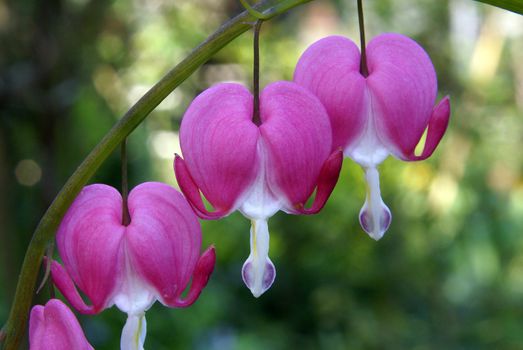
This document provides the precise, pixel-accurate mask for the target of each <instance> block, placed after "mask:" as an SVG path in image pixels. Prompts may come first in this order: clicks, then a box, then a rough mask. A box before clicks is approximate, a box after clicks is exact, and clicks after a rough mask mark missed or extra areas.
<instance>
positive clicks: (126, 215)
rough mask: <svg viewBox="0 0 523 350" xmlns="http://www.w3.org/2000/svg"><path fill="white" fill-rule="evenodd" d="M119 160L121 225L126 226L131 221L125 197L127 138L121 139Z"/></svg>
mask: <svg viewBox="0 0 523 350" xmlns="http://www.w3.org/2000/svg"><path fill="white" fill-rule="evenodd" d="M120 147H121V150H120V161H121V162H122V225H124V226H128V225H129V224H130V223H131V216H130V215H129V206H128V204H127V197H128V192H129V183H128V182H129V181H128V177H127V138H125V139H124V140H123V141H122V145H121V146H120Z"/></svg>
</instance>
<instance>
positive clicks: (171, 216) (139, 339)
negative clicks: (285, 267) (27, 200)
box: [51, 182, 216, 349]
mask: <svg viewBox="0 0 523 350" xmlns="http://www.w3.org/2000/svg"><path fill="white" fill-rule="evenodd" d="M128 206H129V214H130V217H131V222H130V224H129V225H128V226H124V225H122V197H121V196H120V194H119V193H118V191H117V190H115V189H114V188H112V187H110V186H106V185H100V184H96V185H90V186H87V187H85V188H84V189H83V190H82V192H81V193H80V194H79V195H78V197H77V198H76V200H75V201H74V203H73V204H72V205H71V207H70V208H69V210H68V212H67V214H66V215H65V217H64V219H63V221H62V223H61V224H60V227H59V229H58V233H57V236H56V238H57V243H58V251H59V253H60V256H61V258H62V261H63V263H64V267H65V269H64V267H62V266H61V265H60V264H58V263H57V262H56V261H54V262H53V263H52V265H51V272H52V276H53V281H54V283H55V284H56V286H57V287H58V289H59V290H60V291H61V292H62V293H63V294H64V296H65V297H66V298H67V300H68V301H69V302H70V303H71V304H72V305H73V306H74V307H75V308H76V309H77V310H78V311H80V312H82V313H85V314H96V313H99V312H100V311H102V310H103V309H106V308H109V307H111V306H112V305H113V304H116V306H117V307H118V308H119V309H120V310H121V311H123V312H126V313H127V314H128V318H127V322H126V324H125V327H124V329H123V332H122V340H121V347H122V349H143V342H144V340H145V330H146V324H145V311H146V310H147V309H149V308H150V307H151V305H152V304H153V303H154V302H155V301H156V300H158V301H160V302H161V303H162V304H164V305H166V306H169V307H187V306H190V305H191V304H192V303H194V302H195V301H196V299H197V298H198V296H199V295H200V293H201V291H202V289H203V288H204V287H205V285H206V284H207V281H208V279H209V276H210V274H211V273H212V271H213V268H214V263H215V258H216V257H215V252H214V247H210V248H209V249H207V250H206V251H205V252H204V253H203V254H202V255H201V256H200V257H199V255H200V247H201V229H200V224H199V223H198V219H197V217H196V215H194V213H193V211H192V210H191V207H190V206H189V205H188V204H187V202H186V201H185V199H184V198H183V196H182V195H181V194H180V193H179V192H178V191H176V190H175V189H174V188H172V187H170V186H168V185H165V184H162V183H155V182H148V183H143V184H141V185H139V186H137V187H136V188H134V189H133V191H131V193H130V194H129V199H128ZM191 276H192V284H191V287H190V290H189V292H188V294H187V296H186V297H185V299H183V298H182V297H181V294H182V292H183V291H184V290H185V288H186V286H187V285H188V284H189V280H190V279H191ZM75 284H76V285H77V286H78V288H79V289H80V290H81V291H82V292H84V293H85V295H86V296H87V297H88V298H89V299H90V300H91V302H92V305H86V304H85V302H84V301H83V300H82V298H81V297H80V295H79V294H78V292H77V290H76V288H75Z"/></svg>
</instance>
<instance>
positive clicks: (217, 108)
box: [175, 83, 259, 214]
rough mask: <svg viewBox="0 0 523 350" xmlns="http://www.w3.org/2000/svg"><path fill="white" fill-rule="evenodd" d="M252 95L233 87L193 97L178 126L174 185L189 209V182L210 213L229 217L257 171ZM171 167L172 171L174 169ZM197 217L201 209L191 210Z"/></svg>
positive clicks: (192, 194) (217, 88)
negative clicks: (178, 159) (181, 163)
mask: <svg viewBox="0 0 523 350" xmlns="http://www.w3.org/2000/svg"><path fill="white" fill-rule="evenodd" d="M252 100H253V98H252V95H251V93H250V92H249V91H248V90H247V89H246V88H245V87H244V86H242V85H239V84H230V83H229V84H218V85H215V86H213V87H211V88H210V89H207V90H205V91H204V92H203V93H201V94H200V95H199V96H197V97H196V98H195V99H194V101H193V102H192V103H191V105H190V107H189V108H188V109H187V111H186V113H185V115H184V117H183V120H182V125H181V127H180V145H181V148H182V153H183V157H184V161H185V163H186V167H185V168H183V167H181V169H180V171H179V170H178V169H176V173H177V175H178V173H179V174H180V175H181V178H180V179H179V181H180V182H181V184H180V186H183V187H184V188H185V190H186V191H187V192H188V193H190V194H191V195H190V196H187V197H188V198H189V199H190V201H191V202H192V203H193V206H195V205H196V204H197V203H198V201H197V200H196V196H195V195H196V190H195V189H194V186H193V188H192V189H190V188H189V186H190V181H189V175H190V178H192V180H193V182H194V184H195V187H196V188H199V189H200V190H201V191H202V193H203V195H204V196H205V198H207V200H208V201H209V202H210V203H211V204H212V206H213V207H214V208H215V209H216V211H218V212H220V213H222V212H225V213H229V212H231V211H232V210H235V209H236V208H237V207H238V205H239V204H238V203H237V202H238V200H239V198H240V197H241V196H242V195H243V194H244V193H245V191H246V190H247V189H248V187H249V186H250V185H251V184H252V183H253V181H254V180H255V178H256V173H257V172H258V169H257V164H258V160H257V159H256V157H257V156H256V147H257V143H258V137H259V131H258V127H257V126H256V125H255V124H254V123H253V122H252ZM175 168H176V167H175ZM197 208H198V209H199V210H198V211H200V214H201V213H204V214H206V213H205V211H203V210H201V209H202V208H201V206H200V207H197Z"/></svg>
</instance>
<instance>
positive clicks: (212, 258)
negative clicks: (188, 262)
mask: <svg viewBox="0 0 523 350" xmlns="http://www.w3.org/2000/svg"><path fill="white" fill-rule="evenodd" d="M215 262H216V252H215V250H214V246H211V247H209V248H207V250H206V251H205V252H204V253H203V254H202V256H201V257H200V259H199V260H198V263H197V264H196V268H195V269H194V274H193V280H192V283H191V288H190V289H189V292H188V293H187V296H186V297H185V298H184V299H182V298H181V297H180V295H178V297H177V299H174V300H169V299H166V300H164V303H165V304H166V305H168V306H171V307H180V308H181V307H188V306H191V305H192V304H193V303H194V302H195V301H196V299H198V297H199V296H200V294H201V292H202V290H203V288H205V286H206V285H207V282H209V277H210V276H211V274H212V272H213V270H214V264H215Z"/></svg>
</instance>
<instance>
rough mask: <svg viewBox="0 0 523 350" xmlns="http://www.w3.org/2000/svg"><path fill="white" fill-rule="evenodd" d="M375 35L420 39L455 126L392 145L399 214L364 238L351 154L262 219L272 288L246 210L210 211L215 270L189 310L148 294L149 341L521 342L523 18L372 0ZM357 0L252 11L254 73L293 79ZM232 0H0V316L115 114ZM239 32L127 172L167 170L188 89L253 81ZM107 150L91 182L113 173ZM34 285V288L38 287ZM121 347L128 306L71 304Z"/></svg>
mask: <svg viewBox="0 0 523 350" xmlns="http://www.w3.org/2000/svg"><path fill="white" fill-rule="evenodd" d="M364 5H365V13H366V27H367V36H368V38H369V39H370V38H372V37H373V36H375V35H377V34H379V33H381V32H390V31H392V32H400V33H403V34H406V35H409V36H411V37H412V38H414V39H415V40H417V41H418V42H419V43H421V44H422V45H423V46H424V47H425V49H426V50H427V52H428V53H429V55H430V56H431V58H432V60H433V62H434V65H435V67H436V71H437V72H438V78H439V91H440V97H441V96H443V95H445V94H450V96H451V99H452V109H453V113H452V117H451V123H450V127H449V130H448V132H447V134H446V136H445V137H444V139H443V141H442V143H441V144H440V146H439V147H438V149H437V151H436V152H435V154H434V155H433V156H432V157H431V158H430V159H429V160H427V161H424V162H420V163H403V162H400V161H398V160H396V159H392V158H390V159H388V160H387V161H385V163H384V164H383V165H382V166H381V175H382V192H383V196H384V200H385V202H386V203H387V204H388V205H389V207H390V208H391V210H392V212H393V221H392V225H391V227H390V230H389V232H388V233H387V234H386V235H385V237H384V238H383V239H382V240H381V241H379V242H374V241H373V240H372V239H370V238H369V237H368V236H367V235H366V234H365V233H364V232H363V231H362V230H361V229H360V227H359V224H358V220H357V215H358V212H359V209H360V207H361V206H362V204H363V201H364V191H365V189H364V183H363V172H362V171H361V169H359V167H358V166H356V165H354V164H353V163H352V162H351V161H348V160H346V161H345V163H344V168H343V170H342V175H341V178H340V182H339V184H338V186H337V187H336V189H335V191H334V193H333V195H332V197H331V199H330V201H329V202H328V204H327V206H326V207H325V209H324V210H323V212H322V213H320V214H319V215H317V216H315V217H297V216H290V215H286V214H283V213H278V214H277V215H276V216H275V217H273V218H272V219H271V220H270V222H269V225H270V231H271V253H270V254H271V258H272V260H273V261H274V263H275V265H276V268H277V278H276V282H275V283H274V285H273V287H272V288H271V289H270V290H269V291H268V292H267V293H266V294H264V295H263V296H262V297H261V298H259V299H254V298H253V297H252V296H251V294H250V292H249V290H248V289H247V288H245V287H244V286H243V283H242V281H241V277H240V269H241V266H242V264H243V261H244V260H245V258H246V257H247V256H248V251H249V238H248V237H249V236H248V231H249V222H248V221H247V220H246V219H244V218H243V217H242V216H241V215H240V214H239V213H235V214H232V215H231V216H230V217H228V218H226V219H223V220H221V221H216V222H203V223H202V225H203V231H204V245H205V247H206V246H208V245H209V244H211V243H213V244H215V245H216V249H217V254H218V261H217V266H216V269H215V273H214V275H213V276H212V278H211V281H210V283H209V285H208V287H207V288H206V289H205V290H204V292H203V294H202V295H201V297H200V299H199V300H198V301H197V302H196V304H195V305H193V306H192V307H191V308H188V309H179V310H176V309H167V308H165V307H163V306H161V305H160V304H159V303H156V304H155V306H153V307H152V309H151V310H149V311H148V313H147V321H148V334H147V339H146V344H145V345H146V348H148V349H211V350H212V349H249V350H250V349H253V350H256V349H329V350H335V349H416V350H423V349H523V234H522V233H523V177H522V172H523V151H522V150H523V63H522V62H523V17H521V16H517V15H515V14H513V13H509V12H507V11H502V10H499V9H495V8H493V7H489V6H487V5H483V4H479V3H476V2H474V1H471V0H452V1H429V0H423V1H412V0H394V1H393V0H370V1H365V4H364ZM355 6H356V1H352V0H350V1H327V0H316V1H313V2H312V3H310V4H307V5H304V6H301V7H300V8H297V9H295V10H293V11H291V12H290V13H288V14H286V15H283V16H280V17H279V18H277V19H275V20H272V21H270V22H269V23H266V24H264V26H263V29H262V36H261V40H262V41H261V83H262V86H264V85H266V84H268V83H269V82H271V81H274V80H280V79H287V80H289V79H291V78H292V73H293V67H294V65H295V63H296V61H297V59H298V57H299V55H300V54H301V53H302V52H303V50H304V49H305V48H306V47H307V46H308V45H309V44H311V43H312V42H314V41H315V40H317V39H319V38H321V37H323V36H326V35H329V34H342V35H346V36H348V37H350V38H352V39H353V40H356V39H357V38H358V30H357V17H356V7H355ZM240 11H241V7H240V5H239V3H238V2H237V1H233V0H227V1H226V0H219V1H218V0H197V1H188V0H172V1H167V0H112V1H107V0H46V1H36V0H0V323H3V322H4V320H5V319H6V317H7V313H8V310H9V304H10V302H11V300H12V296H13V292H14V288H15V283H16V278H17V274H18V272H19V268H20V265H21V261H22V258H23V254H24V252H25V248H26V246H27V244H28V242H29V240H30V237H31V233H32V231H33V230H34V228H35V226H36V224H37V222H38V220H39V218H40V217H41V216H42V214H43V213H44V211H45V209H46V207H47V206H48V205H49V204H50V202H51V200H52V198H53V197H54V196H55V194H56V193H57V191H58V190H59V189H60V187H61V186H62V185H63V184H64V182H65V181H66V179H67V178H68V176H69V175H70V174H71V173H72V172H73V171H74V169H75V168H76V166H78V165H79V164H80V162H81V160H82V159H83V158H84V157H85V156H86V155H87V153H88V152H89V151H90V149H92V148H93V147H94V146H95V144H96V143H97V142H98V141H99V140H100V139H101V137H102V136H103V135H104V133H106V132H107V131H108V130H109V128H110V127H111V125H112V124H114V123H115V121H116V120H117V119H118V118H119V117H120V116H121V115H122V114H123V113H124V112H125V111H126V110H127V109H128V108H129V107H130V106H131V105H132V103H134V102H135V101H136V100H137V99H138V98H139V97H140V96H141V95H142V94H143V93H144V92H145V91H146V90H147V89H148V88H149V87H150V86H151V85H152V84H154V83H155V82H156V81H157V80H158V79H160V78H161V76H162V75H163V74H165V72H166V71H167V70H168V69H169V68H170V67H172V66H174V65H175V64H176V63H177V62H179V61H180V60H181V59H182V58H183V57H184V55H185V54H186V53H187V52H188V51H189V50H190V49H191V48H193V47H194V46H196V45H197V44H198V43H199V42H201V41H202V40H203V39H204V38H205V37H206V36H208V35H209V34H211V33H212V32H213V31H214V30H215V29H216V28H217V27H218V26H219V25H220V23H222V22H223V21H225V20H226V19H227V18H229V17H231V16H233V15H235V14H237V13H239V12H240ZM251 43H252V36H251V34H250V33H246V34H244V35H243V36H241V37H240V38H239V39H237V40H236V41H234V42H233V43H232V44H230V45H229V46H228V47H226V48H225V49H224V50H222V51H221V52H220V53H219V54H218V55H216V56H215V57H214V58H213V59H212V60H211V61H210V62H209V63H208V64H206V65H205V66H203V67H202V68H201V69H199V70H198V71H197V72H196V73H195V74H194V75H193V76H192V77H191V78H190V79H188V80H187V81H186V82H185V83H183V84H182V85H181V86H180V88H179V89H177V90H176V91H175V92H174V93H173V94H171V95H170V96H169V97H168V98H167V99H166V100H165V101H164V102H163V103H162V104H161V105H160V106H159V107H158V108H157V109H156V110H155V111H154V112H153V113H152V115H151V116H150V117H149V118H148V119H147V120H146V121H145V122H144V123H143V124H142V125H141V126H140V127H139V128H138V129H137V130H136V131H135V132H134V133H133V134H132V136H131V137H130V140H129V142H130V146H129V147H130V150H129V152H130V160H129V162H130V170H129V171H130V181H131V186H134V185H136V184H138V183H140V182H143V181H150V180H154V181H164V182H167V183H170V184H173V185H174V184H175V179H174V175H173V171H172V160H173V154H174V153H175V152H179V145H178V134H177V130H178V128H179V125H180V121H181V118H182V116H183V113H184V110H185V109H186V108H187V106H188V104H189V103H190V101H191V99H192V98H194V96H195V95H196V94H198V93H199V92H201V91H202V90H204V89H205V88H207V87H209V86H210V85H212V84H214V83H216V82H219V81H239V82H243V83H245V84H247V85H249V86H250V84H251V64H252V51H251ZM119 181H120V175H119V156H118V154H117V153H115V154H114V155H113V156H112V157H111V158H110V159H109V160H108V161H107V162H106V163H105V164H104V165H103V166H102V168H101V169H100V171H99V172H98V173H97V175H96V177H95V178H94V179H93V180H92V182H104V183H109V184H113V185H115V186H118V184H119ZM47 298H48V295H46V293H45V292H42V294H41V295H39V296H37V298H36V300H35V302H38V303H44V302H45V300H46V299H47ZM79 318H80V320H81V322H82V324H83V326H84V329H85V332H86V335H87V337H88V339H89V340H90V342H91V343H92V344H93V346H94V347H95V348H96V349H117V348H118V347H119V337H120V331H121V328H122V326H123V324H124V322H125V315H124V314H122V313H120V312H119V311H118V310H116V309H115V308H113V309H111V310H107V311H105V312H103V313H102V314H101V315H99V316H89V317H85V316H79Z"/></svg>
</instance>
